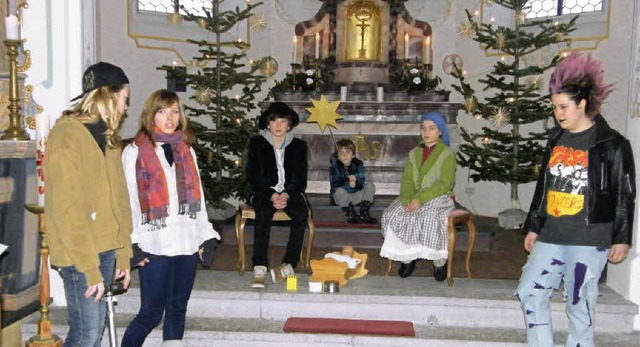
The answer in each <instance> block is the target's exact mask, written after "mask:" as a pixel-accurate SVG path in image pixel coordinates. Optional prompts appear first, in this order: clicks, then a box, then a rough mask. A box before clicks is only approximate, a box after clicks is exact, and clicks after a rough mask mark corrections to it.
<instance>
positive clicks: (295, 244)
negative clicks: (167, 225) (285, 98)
mask: <svg viewBox="0 0 640 347" xmlns="http://www.w3.org/2000/svg"><path fill="white" fill-rule="evenodd" d="M298 123H299V117H298V114H297V113H296V112H295V111H294V110H292V109H291V108H290V107H289V106H287V105H286V104H285V103H282V102H274V103H272V104H271V105H270V106H269V107H268V108H267V109H266V110H265V111H264V112H263V113H262V114H261V115H260V118H259V120H258V128H259V129H260V134H258V135H254V136H252V137H251V139H250V140H249V144H248V150H247V160H246V166H245V172H246V176H247V184H248V189H247V191H248V192H247V201H248V202H249V203H250V204H251V205H252V206H253V208H254V209H255V212H256V219H255V227H254V242H253V257H252V258H251V261H252V263H253V276H252V278H251V287H252V288H264V286H265V283H266V273H267V267H268V264H269V261H268V257H267V253H268V250H269V235H270V232H271V225H272V224H273V215H274V214H275V212H276V210H283V211H284V212H285V213H286V214H287V215H288V216H289V217H290V218H291V230H290V233H289V241H288V243H287V248H286V251H285V254H284V258H283V259H282V264H281V265H280V266H278V267H277V268H274V269H271V277H272V281H273V282H281V281H284V279H285V278H286V277H287V276H291V275H294V274H295V273H294V270H293V269H294V268H295V267H296V265H297V264H298V261H299V260H300V251H301V250H302V243H303V240H304V232H305V228H306V224H307V219H308V217H309V206H308V203H307V199H306V196H305V194H304V192H305V190H306V188H307V167H308V163H307V153H308V150H307V143H306V142H305V141H303V140H301V139H298V138H294V137H293V134H291V132H290V131H291V130H292V129H293V128H294V127H295V126H296V125H298Z"/></svg>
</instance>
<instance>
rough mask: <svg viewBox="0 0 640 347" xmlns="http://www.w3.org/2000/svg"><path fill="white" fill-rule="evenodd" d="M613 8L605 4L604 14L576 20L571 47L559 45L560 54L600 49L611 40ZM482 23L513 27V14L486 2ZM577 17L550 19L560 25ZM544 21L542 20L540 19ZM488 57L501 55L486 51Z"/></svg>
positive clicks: (598, 13)
mask: <svg viewBox="0 0 640 347" xmlns="http://www.w3.org/2000/svg"><path fill="white" fill-rule="evenodd" d="M611 7H612V4H611V3H610V2H608V1H607V2H605V3H604V8H603V10H602V12H591V13H581V14H580V15H579V16H578V19H577V20H576V25H575V27H576V30H575V31H573V32H572V33H571V34H569V35H570V36H569V37H570V39H571V44H570V45H564V44H562V45H560V44H559V45H558V53H561V52H567V51H572V50H579V51H592V50H596V49H597V48H598V45H599V44H600V42H601V41H604V40H606V39H608V38H609V27H610V25H611ZM479 16H480V22H481V23H486V22H488V21H490V20H491V18H493V19H494V23H495V25H502V26H506V27H511V26H512V25H511V23H512V22H513V13H512V12H511V11H510V10H507V9H505V8H503V7H501V6H499V5H496V4H492V5H485V3H484V1H481V2H480V11H479ZM574 16H575V15H563V16H556V17H548V18H553V19H555V20H556V21H557V22H558V23H563V24H564V23H568V22H569V21H570V20H571V19H572V18H573V17H574ZM538 19H542V18H538ZM485 55H487V56H495V55H499V54H498V53H496V52H493V51H491V52H490V51H485Z"/></svg>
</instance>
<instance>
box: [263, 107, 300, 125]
mask: <svg viewBox="0 0 640 347" xmlns="http://www.w3.org/2000/svg"><path fill="white" fill-rule="evenodd" d="M271 115H277V116H281V117H277V118H289V124H290V125H289V128H290V129H293V128H295V127H296V125H298V123H300V117H299V116H298V113H296V111H294V110H293V109H292V108H291V107H289V106H288V105H287V104H285V103H284V102H281V101H276V102H272V103H271V105H269V107H268V108H267V109H266V110H264V111H263V112H262V113H261V114H260V117H259V118H258V129H266V128H267V125H269V120H268V119H269V116H271Z"/></svg>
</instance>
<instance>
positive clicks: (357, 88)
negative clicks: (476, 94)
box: [261, 0, 462, 195]
mask: <svg viewBox="0 0 640 347" xmlns="http://www.w3.org/2000/svg"><path fill="white" fill-rule="evenodd" d="M320 1H321V2H323V6H322V7H321V8H320V10H319V11H318V13H316V15H315V16H314V17H313V18H311V19H309V20H307V21H303V22H300V23H298V24H297V25H296V26H295V38H294V41H293V42H294V50H293V54H292V64H291V68H292V72H291V73H288V74H287V78H289V79H290V80H289V81H287V83H279V84H277V85H276V88H274V89H272V90H271V94H272V95H273V97H274V99H275V100H277V101H283V102H285V103H287V104H288V105H289V106H290V107H292V108H293V109H294V110H296V112H298V114H299V115H300V125H298V126H297V127H296V128H295V129H294V130H293V133H294V134H295V135H296V136H298V137H300V138H302V139H304V140H305V141H307V143H308V146H309V177H308V187H307V192H308V193H319V194H323V193H328V192H329V156H330V154H331V153H332V152H333V151H334V143H335V141H337V140H339V139H340V138H349V139H351V140H353V141H354V142H355V143H356V152H357V153H356V156H357V157H358V158H359V159H361V160H363V161H364V163H365V168H366V172H367V179H368V180H370V181H372V182H374V183H375V184H376V194H378V195H397V194H398V193H399V186H400V177H401V175H402V171H403V168H404V164H405V161H406V156H407V154H408V152H409V150H411V148H413V147H415V146H416V145H417V144H418V143H419V141H420V130H419V125H418V120H419V119H420V116H421V115H423V114H425V113H427V112H430V111H436V112H439V113H440V114H442V115H443V116H444V118H445V120H446V122H447V124H448V127H449V132H450V137H451V146H452V148H454V149H456V148H458V146H459V143H460V136H459V129H458V126H457V122H456V117H457V114H458V111H459V110H460V109H461V107H462V105H461V104H460V103H454V102H450V101H449V92H448V91H446V90H444V89H439V88H438V84H439V82H440V79H439V78H438V77H437V76H433V74H432V72H433V52H432V40H431V39H432V32H431V26H430V25H429V23H426V22H424V21H420V20H418V19H416V18H413V17H412V16H411V14H410V13H409V12H408V11H407V9H406V8H405V5H404V1H403V0H343V1H327V0H320ZM283 86H284V87H283ZM321 96H324V97H325V98H326V99H327V100H328V101H340V105H339V107H338V109H337V113H338V114H340V115H341V116H342V119H340V120H338V122H337V124H338V127H337V129H325V131H324V132H321V131H320V129H319V127H318V125H317V124H316V123H307V122H306V121H307V119H308V117H309V112H308V111H307V108H309V107H312V106H313V105H312V103H311V99H316V100H319V99H320V97H321ZM266 104H267V103H262V105H261V106H262V107H263V108H264V107H266Z"/></svg>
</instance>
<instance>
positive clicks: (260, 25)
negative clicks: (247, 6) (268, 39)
mask: <svg viewBox="0 0 640 347" xmlns="http://www.w3.org/2000/svg"><path fill="white" fill-rule="evenodd" d="M266 28H267V18H266V17H265V16H264V15H263V14H259V15H258V14H254V15H253V16H251V17H249V29H251V30H253V31H264V29H266Z"/></svg>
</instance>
